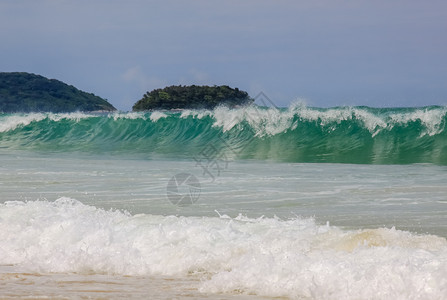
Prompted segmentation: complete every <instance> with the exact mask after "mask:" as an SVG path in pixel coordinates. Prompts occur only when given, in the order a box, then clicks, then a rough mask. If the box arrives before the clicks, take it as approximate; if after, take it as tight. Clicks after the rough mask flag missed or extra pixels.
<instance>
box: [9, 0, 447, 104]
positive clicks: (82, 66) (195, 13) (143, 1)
mask: <svg viewBox="0 0 447 300" xmlns="http://www.w3.org/2000/svg"><path fill="white" fill-rule="evenodd" d="M18 71H20V72H30V73H35V74H40V75H43V76H45V77H48V78H54V79H58V80H61V81H63V82H65V83H68V84H70V85H74V86H75V87H77V88H79V89H81V90H84V91H87V92H91V93H94V94H96V95H98V96H101V97H103V98H106V99H108V101H109V102H110V103H112V104H113V105H114V106H115V107H116V108H118V109H120V110H123V111H127V110H131V108H132V105H133V104H134V103H135V102H136V101H138V100H139V99H141V98H142V96H143V95H144V93H145V92H147V91H151V90H153V89H156V88H163V87H165V86H169V85H179V84H181V85H190V84H196V85H229V86H231V87H238V88H239V89H241V90H245V91H247V92H248V93H249V95H250V96H252V97H255V96H256V95H258V93H260V92H263V93H264V94H265V95H267V96H268V98H269V99H271V101H272V102H274V103H275V104H276V105H277V106H283V107H284V106H288V105H290V104H291V103H294V102H300V103H306V104H307V105H309V106H317V107H332V106H345V105H348V106H349V105H367V106H373V107H392V106H399V107H402V106H426V105H447V1H445V0H440V1H438V0H433V1H432V0H427V1H420V0H417V1H416V0H374V1H373V0H370V1H365V0H309V1H304V0H294V1H293V0H275V1H273V0H271V1H267V0H238V1H235V0H225V1H222V0H221V1H218V0H191V1H186V0H164V1H150V0H126V1H124V0H121V1H118V0H0V72H18Z"/></svg>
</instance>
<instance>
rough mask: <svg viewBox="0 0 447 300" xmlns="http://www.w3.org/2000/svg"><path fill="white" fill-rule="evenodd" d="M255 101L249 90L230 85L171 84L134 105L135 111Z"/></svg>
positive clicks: (239, 103)
mask: <svg viewBox="0 0 447 300" xmlns="http://www.w3.org/2000/svg"><path fill="white" fill-rule="evenodd" d="M251 103H253V99H252V98H250V97H249V96H248V93H247V92H244V91H241V90H239V89H238V88H235V89H232V88H230V87H229V86H226V85H221V86H197V85H191V86H181V85H179V86H169V87H165V88H163V89H155V90H153V91H151V92H147V93H146V94H145V95H144V96H143V98H142V99H141V100H139V101H138V102H136V103H135V104H134V106H133V107H132V110H133V111H144V110H172V109H213V108H215V107H216V106H219V105H224V106H228V107H237V106H242V105H248V104H251Z"/></svg>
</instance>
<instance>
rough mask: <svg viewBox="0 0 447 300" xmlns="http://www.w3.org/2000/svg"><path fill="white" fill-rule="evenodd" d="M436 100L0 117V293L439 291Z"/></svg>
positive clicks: (321, 295)
mask: <svg viewBox="0 0 447 300" xmlns="http://www.w3.org/2000/svg"><path fill="white" fill-rule="evenodd" d="M446 124H447V107H442V106H429V107H423V108H369V107H335V108H312V107H307V106H305V105H300V104H296V105H291V106H290V107H289V108H280V109H277V108H267V107H256V106H253V107H242V108H237V109H228V108H224V107H219V108H216V109H214V110H213V111H201V110H183V111H156V112H147V113H133V112H116V113H110V114H105V113H96V114H95V113H91V114H88V113H70V114H52V113H33V114H0V298H27V297H31V298H58V299H72V298H89V299H90V298H91V299H121V298H124V297H127V298H130V299H141V298H147V299H393V300H396V299H446V298H447V240H446V238H447V126H446Z"/></svg>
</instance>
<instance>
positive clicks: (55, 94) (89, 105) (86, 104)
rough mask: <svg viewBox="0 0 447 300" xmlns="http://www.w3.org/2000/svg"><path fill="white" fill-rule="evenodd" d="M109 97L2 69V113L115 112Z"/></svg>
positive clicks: (0, 110)
mask: <svg viewBox="0 0 447 300" xmlns="http://www.w3.org/2000/svg"><path fill="white" fill-rule="evenodd" d="M115 110H116V108H115V107H113V105H111V104H110V103H109V102H107V100H105V99H103V98H101V97H98V96H95V95H94V94H90V93H86V92H83V91H80V90H78V89H77V88H75V87H74V86H71V85H68V84H65V83H63V82H61V81H59V80H56V79H48V78H46V77H43V76H40V75H35V74H31V73H24V72H0V112H3V113H16V112H22V113H29V112H54V113H60V112H75V111H83V112H93V111H102V112H103V111H106V112H109V111H115Z"/></svg>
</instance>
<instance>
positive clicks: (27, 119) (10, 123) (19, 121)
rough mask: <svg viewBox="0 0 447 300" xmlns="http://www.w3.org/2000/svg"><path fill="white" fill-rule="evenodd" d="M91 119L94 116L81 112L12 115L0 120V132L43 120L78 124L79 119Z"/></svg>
mask: <svg viewBox="0 0 447 300" xmlns="http://www.w3.org/2000/svg"><path fill="white" fill-rule="evenodd" d="M92 117H95V115H91V114H86V113H82V112H73V113H29V114H13V115H7V116H4V117H2V118H0V132H7V131H10V130H14V129H16V128H17V127H19V126H27V125H29V124H31V123H32V122H40V121H42V120H45V119H49V120H51V121H55V122H59V121H61V120H73V121H76V122H79V121H80V120H81V119H86V118H92Z"/></svg>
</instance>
